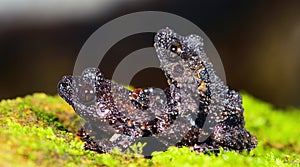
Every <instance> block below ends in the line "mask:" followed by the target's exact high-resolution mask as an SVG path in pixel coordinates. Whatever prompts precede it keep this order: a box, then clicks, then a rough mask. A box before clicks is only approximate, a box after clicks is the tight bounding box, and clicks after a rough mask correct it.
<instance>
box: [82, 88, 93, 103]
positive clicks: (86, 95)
mask: <svg viewBox="0 0 300 167" xmlns="http://www.w3.org/2000/svg"><path fill="white" fill-rule="evenodd" d="M78 93H79V100H80V101H81V102H83V103H87V102H92V101H93V100H94V99H95V90H94V88H93V87H92V86H90V85H83V86H82V87H80V89H79V92H78Z"/></svg>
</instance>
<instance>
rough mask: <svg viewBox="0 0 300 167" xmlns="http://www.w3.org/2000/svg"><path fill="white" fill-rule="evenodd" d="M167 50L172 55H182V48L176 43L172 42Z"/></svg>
mask: <svg viewBox="0 0 300 167" xmlns="http://www.w3.org/2000/svg"><path fill="white" fill-rule="evenodd" d="M169 50H170V51H171V52H173V53H176V54H178V55H179V54H180V53H182V46H181V44H180V43H178V42H173V43H171V45H170V46H169Z"/></svg>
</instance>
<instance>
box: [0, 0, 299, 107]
mask: <svg viewBox="0 0 300 167" xmlns="http://www.w3.org/2000/svg"><path fill="white" fill-rule="evenodd" d="M299 9H300V1H284V2H282V1H264V2H262V1H227V2H225V1H221V0H220V1H208V0H207V1H197V2H189V1H187V0H185V1H177V0H173V1H159V0H89V1H79V0H65V1H59V0H43V1H36V0H27V1H24V0H0V56H1V57H0V58H1V59H0V74H1V82H0V99H6V98H14V97H16V96H24V95H26V94H31V93H33V92H46V93H47V94H51V95H54V94H56V93H57V88H56V86H57V82H58V81H59V80H60V79H61V77H62V76H63V75H70V74H72V72H73V66H74V63H75V60H76V57H77V55H78V53H79V51H80V49H81V47H82V45H83V44H84V42H85V41H86V40H87V39H88V37H89V36H90V35H91V34H92V33H93V32H94V31H95V30H97V29H98V28H99V27H101V26H102V25H103V24H105V23H106V22H108V21H110V20H112V19H114V18H117V17H119V16H122V15H125V14H129V13H132V12H137V11H144V10H154V11H165V12H170V13H174V14H177V15H179V16H182V17H184V18H186V19H188V20H190V21H192V22H194V23H195V24H196V25H198V26H199V27H200V28H201V29H202V30H203V31H204V32H205V33H206V34H207V35H208V37H209V38H210V39H211V41H212V42H213V44H214V45H215V47H216V49H217V50H218V52H219V55H220V57H221V59H222V62H223V65H224V68H225V72H226V78H227V83H228V85H229V87H231V88H233V89H236V90H240V91H241V90H242V91H246V92H248V93H250V94H252V95H253V96H255V97H258V98H260V99H263V100H265V101H268V102H271V103H273V104H274V105H275V106H277V107H280V108H281V107H282V108H285V107H290V106H297V107H300V100H299V99H300V86H299V83H300V76H299V74H298V73H299V72H300V10H299ZM152 38H153V34H140V35H137V36H133V37H130V38H126V39H124V40H122V41H120V42H119V43H118V44H116V46H114V47H113V48H111V50H110V51H109V53H107V56H108V58H106V59H105V61H106V63H101V64H100V68H101V69H102V71H103V73H104V74H105V75H106V76H108V78H109V77H111V75H112V72H113V70H114V68H115V67H116V66H117V62H119V61H120V60H122V58H124V56H126V55H128V54H129V53H130V52H132V51H134V50H136V49H140V48H142V47H146V46H151V45H152V43H153V39H152ZM148 39H150V40H148ZM109 55H110V56H109ZM112 61H113V62H112ZM109 62H112V63H109ZM153 74H155V75H153ZM158 81H159V82H158ZM132 84H133V85H135V86H138V87H143V86H151V85H152V86H153V85H154V86H161V87H163V86H164V84H165V82H164V76H163V74H162V72H161V71H159V70H157V69H147V70H143V71H141V72H139V73H138V74H137V75H136V76H135V77H134V79H133V81H132ZM157 84H158V85H157Z"/></svg>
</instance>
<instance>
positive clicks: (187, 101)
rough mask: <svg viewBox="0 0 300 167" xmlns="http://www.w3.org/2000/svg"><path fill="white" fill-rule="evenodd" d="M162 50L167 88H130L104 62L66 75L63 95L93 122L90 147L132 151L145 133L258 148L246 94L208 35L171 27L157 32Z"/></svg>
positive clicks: (200, 144) (199, 145) (173, 140)
mask: <svg viewBox="0 0 300 167" xmlns="http://www.w3.org/2000/svg"><path fill="white" fill-rule="evenodd" d="M154 48H155V51H156V56H157V57H158V59H159V61H160V68H161V69H162V71H163V72H164V74H165V76H166V79H167V81H168V87H167V88H165V89H164V90H161V89H157V88H151V87H150V88H144V89H142V88H137V89H134V90H130V89H127V88H126V87H124V86H123V85H121V84H118V83H115V82H113V81H111V80H109V79H107V78H106V77H105V76H104V75H103V74H102V73H101V71H100V69H99V68H97V67H89V68H87V69H85V70H84V71H83V72H82V75H81V76H64V77H63V78H62V79H61V80H60V81H59V83H58V93H59V95H60V96H61V97H62V98H63V99H64V100H65V101H66V102H67V103H68V104H70V105H71V106H72V107H73V109H74V110H75V112H76V113H77V114H78V115H79V116H80V117H82V118H83V119H84V120H86V123H85V124H84V125H83V127H82V128H81V129H80V130H79V131H78V135H79V136H80V137H81V139H82V140H83V141H84V142H85V148H86V149H88V150H94V151H97V152H99V153H107V152H110V151H111V150H113V149H114V148H119V149H120V150H121V151H125V150H127V149H128V148H130V146H131V145H132V144H134V143H137V142H138V141H140V139H143V138H151V139H153V138H154V139H156V140H155V141H156V142H160V143H162V144H163V145H164V146H167V147H169V146H177V147H189V148H190V149H191V150H194V151H196V152H197V153H200V152H204V153H205V152H210V151H214V152H218V151H220V149H221V148H222V149H224V150H235V151H238V152H242V151H244V150H247V151H250V150H252V149H254V148H255V147H256V146H257V138H256V137H255V136H253V135H252V134H251V133H250V132H249V131H247V130H246V129H245V121H244V115H243V112H244V109H243V107H242V97H241V95H240V94H239V93H238V92H236V91H235V90H231V89H229V87H228V86H227V85H226V84H225V83H224V82H223V81H222V80H221V79H220V77H218V75H217V74H216V71H215V70H214V68H213V64H212V62H211V61H210V60H209V57H208V56H207V55H206V53H205V50H204V42H203V38H202V37H201V36H199V35H196V34H191V35H187V36H181V35H179V34H177V33H176V32H175V31H174V30H172V29H170V28H168V27H167V28H164V29H161V30H159V31H158V32H157V33H156V35H155V37H154ZM167 147H165V148H167Z"/></svg>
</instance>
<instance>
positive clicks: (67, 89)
mask: <svg viewBox="0 0 300 167" xmlns="http://www.w3.org/2000/svg"><path fill="white" fill-rule="evenodd" d="M72 82H73V79H72V76H64V77H62V79H61V80H60V81H59V83H58V85H57V89H58V90H59V91H58V93H59V95H60V96H61V97H62V98H63V99H64V100H65V101H66V102H67V103H69V104H70V105H72V106H73V100H72V99H73V94H74V90H73V87H72Z"/></svg>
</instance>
